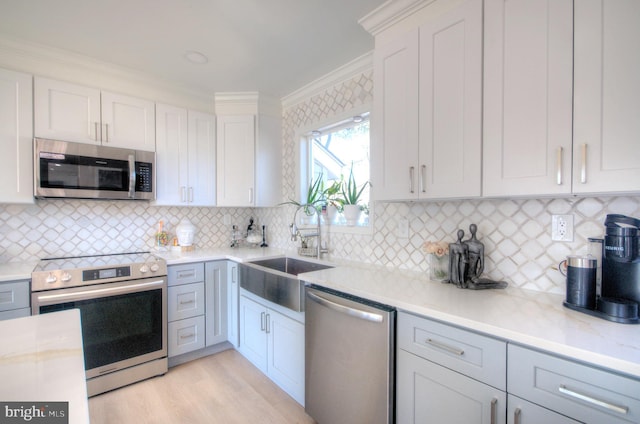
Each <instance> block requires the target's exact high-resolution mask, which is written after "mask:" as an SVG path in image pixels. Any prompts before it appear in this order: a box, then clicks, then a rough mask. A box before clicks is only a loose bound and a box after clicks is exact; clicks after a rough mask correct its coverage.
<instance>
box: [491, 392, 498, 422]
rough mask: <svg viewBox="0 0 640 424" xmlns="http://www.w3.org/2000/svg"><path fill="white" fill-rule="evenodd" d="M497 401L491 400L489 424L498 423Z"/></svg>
mask: <svg viewBox="0 0 640 424" xmlns="http://www.w3.org/2000/svg"><path fill="white" fill-rule="evenodd" d="M497 406H498V399H496V398H493V399H491V424H496V423H497V422H498V418H497V416H496V413H497V412H498V408H497Z"/></svg>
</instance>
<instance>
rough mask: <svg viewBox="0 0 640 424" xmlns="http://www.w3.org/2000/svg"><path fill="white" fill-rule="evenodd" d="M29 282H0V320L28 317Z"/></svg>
mask: <svg viewBox="0 0 640 424" xmlns="http://www.w3.org/2000/svg"><path fill="white" fill-rule="evenodd" d="M29 285H30V284H29V280H21V281H6V282H0V320H5V319H12V318H21V317H28V316H29V315H31V308H30V307H29V305H30V302H29V293H30V290H29Z"/></svg>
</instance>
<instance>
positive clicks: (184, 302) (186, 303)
mask: <svg viewBox="0 0 640 424" xmlns="http://www.w3.org/2000/svg"><path fill="white" fill-rule="evenodd" d="M190 303H196V301H195V300H187V301H184V300H181V301H180V304H181V305H188V304H190Z"/></svg>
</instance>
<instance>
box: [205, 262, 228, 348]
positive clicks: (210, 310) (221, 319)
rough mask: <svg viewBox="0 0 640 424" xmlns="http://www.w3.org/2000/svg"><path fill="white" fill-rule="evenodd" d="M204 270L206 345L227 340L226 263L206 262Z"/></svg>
mask: <svg viewBox="0 0 640 424" xmlns="http://www.w3.org/2000/svg"><path fill="white" fill-rule="evenodd" d="M204 268H205V277H204V278H205V280H204V285H205V303H206V314H205V331H206V345H207V346H211V345H214V344H217V343H221V342H224V341H225V340H227V262H226V261H216V262H207V263H205V264H204Z"/></svg>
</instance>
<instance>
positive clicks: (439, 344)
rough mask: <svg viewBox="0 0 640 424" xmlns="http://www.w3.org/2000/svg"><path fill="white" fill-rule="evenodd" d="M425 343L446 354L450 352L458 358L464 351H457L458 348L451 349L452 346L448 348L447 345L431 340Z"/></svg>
mask: <svg viewBox="0 0 640 424" xmlns="http://www.w3.org/2000/svg"><path fill="white" fill-rule="evenodd" d="M427 343H429V344H430V345H432V346H434V347H437V348H438V349H442V350H446V351H447V352H451V353H453V354H454V355H458V356H462V355H464V350H462V349H458V348H456V347H453V346H449V345H448V344H445V343H441V342H438V341H435V340H433V339H427Z"/></svg>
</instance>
